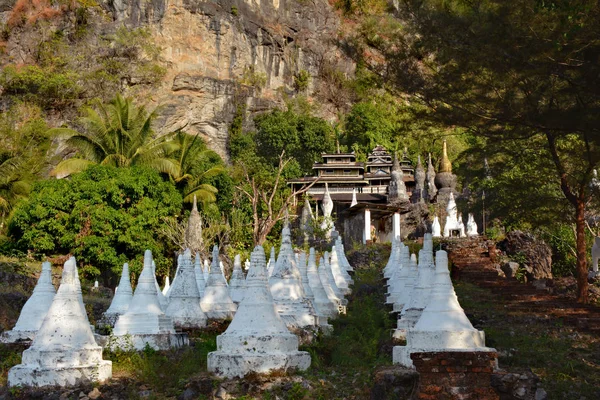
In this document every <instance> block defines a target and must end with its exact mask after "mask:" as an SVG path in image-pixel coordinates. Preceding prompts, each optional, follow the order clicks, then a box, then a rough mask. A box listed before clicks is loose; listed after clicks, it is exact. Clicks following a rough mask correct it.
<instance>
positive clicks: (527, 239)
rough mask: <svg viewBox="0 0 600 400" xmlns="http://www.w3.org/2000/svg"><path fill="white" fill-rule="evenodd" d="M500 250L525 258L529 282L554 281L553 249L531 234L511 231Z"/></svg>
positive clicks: (501, 244)
mask: <svg viewBox="0 0 600 400" xmlns="http://www.w3.org/2000/svg"><path fill="white" fill-rule="evenodd" d="M498 248H499V249H501V250H503V251H504V252H506V254H507V255H509V256H511V255H517V254H519V253H520V255H522V256H524V257H525V263H524V265H523V267H524V268H525V270H526V275H527V279H528V280H535V279H552V249H550V246H548V245H547V244H546V242H544V241H543V240H541V239H538V238H536V237H535V236H533V235H532V234H531V233H527V232H522V231H511V232H509V233H508V234H507V235H506V239H504V240H503V241H502V242H500V243H499V244H498Z"/></svg>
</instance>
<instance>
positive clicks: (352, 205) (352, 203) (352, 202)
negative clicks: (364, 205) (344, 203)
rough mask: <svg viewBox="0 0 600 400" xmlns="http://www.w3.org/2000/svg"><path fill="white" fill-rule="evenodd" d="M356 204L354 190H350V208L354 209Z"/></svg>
mask: <svg viewBox="0 0 600 400" xmlns="http://www.w3.org/2000/svg"><path fill="white" fill-rule="evenodd" d="M357 204H358V201H357V200H356V188H352V201H351V202H350V208H352V207H354V206H355V205H357Z"/></svg>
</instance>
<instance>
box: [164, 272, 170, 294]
mask: <svg viewBox="0 0 600 400" xmlns="http://www.w3.org/2000/svg"><path fill="white" fill-rule="evenodd" d="M169 289H171V283H170V281H169V277H168V276H167V277H166V278H165V286H164V287H163V290H162V294H163V295H164V296H167V293H168V292H169Z"/></svg>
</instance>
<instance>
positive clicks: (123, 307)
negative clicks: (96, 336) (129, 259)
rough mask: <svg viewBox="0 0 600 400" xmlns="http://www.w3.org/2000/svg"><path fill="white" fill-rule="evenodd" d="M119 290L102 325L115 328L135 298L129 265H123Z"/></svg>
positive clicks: (103, 317) (104, 316)
mask: <svg viewBox="0 0 600 400" xmlns="http://www.w3.org/2000/svg"><path fill="white" fill-rule="evenodd" d="M117 287H118V288H119V290H115V295H114V297H113V299H112V302H111V303H110V307H108V310H106V312H105V313H104V314H103V315H102V320H101V321H100V324H101V325H110V326H115V323H116V322H117V318H119V315H123V314H125V313H126V312H127V309H128V308H129V304H131V299H132V298H133V290H132V289H131V281H130V279H129V264H127V263H125V264H123V270H122V271H121V280H119V286H117Z"/></svg>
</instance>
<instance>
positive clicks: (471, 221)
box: [467, 213, 479, 237]
mask: <svg viewBox="0 0 600 400" xmlns="http://www.w3.org/2000/svg"><path fill="white" fill-rule="evenodd" d="M478 235H479V232H477V222H475V218H474V217H473V214H471V213H469V218H468V219H467V236H470V237H473V236H478Z"/></svg>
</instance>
